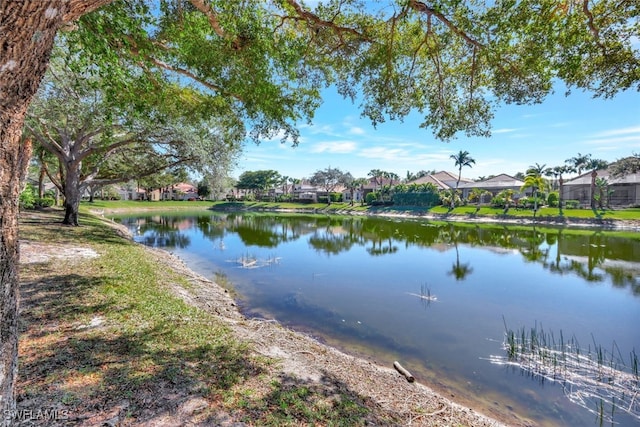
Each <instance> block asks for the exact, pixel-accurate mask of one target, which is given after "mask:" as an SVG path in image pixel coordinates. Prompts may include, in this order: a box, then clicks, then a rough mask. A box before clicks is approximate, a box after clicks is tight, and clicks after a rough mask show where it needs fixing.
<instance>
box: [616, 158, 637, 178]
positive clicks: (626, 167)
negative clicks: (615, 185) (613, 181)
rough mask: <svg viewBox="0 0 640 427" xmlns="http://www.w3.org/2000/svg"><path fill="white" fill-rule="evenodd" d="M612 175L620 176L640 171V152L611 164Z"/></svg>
mask: <svg viewBox="0 0 640 427" xmlns="http://www.w3.org/2000/svg"><path fill="white" fill-rule="evenodd" d="M610 171H611V175H613V176H614V177H620V176H625V175H630V174H634V173H638V172H640V153H633V155H632V156H629V157H625V158H622V159H618V160H616V161H615V162H613V163H612V164H611V168H610Z"/></svg>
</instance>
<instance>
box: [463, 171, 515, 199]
mask: <svg viewBox="0 0 640 427" xmlns="http://www.w3.org/2000/svg"><path fill="white" fill-rule="evenodd" d="M523 185H524V181H522V180H519V179H518V178H514V177H512V176H511V175H507V174H504V173H503V174H500V175H497V176H494V177H492V178H489V179H485V180H484V181H478V182H473V181H471V182H465V183H462V181H460V186H459V187H458V188H459V189H460V190H461V191H462V198H463V199H468V198H469V195H470V194H471V192H472V191H473V189H474V188H478V189H480V190H482V191H488V192H489V193H491V195H486V196H483V197H482V198H481V200H480V203H489V202H490V201H491V199H492V198H493V197H495V196H496V195H497V194H498V193H500V192H501V191H504V190H513V194H514V198H516V199H517V198H520V197H522V196H524V194H522V193H521V192H520V188H522V186H523Z"/></svg>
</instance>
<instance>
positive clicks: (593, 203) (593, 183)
mask: <svg viewBox="0 0 640 427" xmlns="http://www.w3.org/2000/svg"><path fill="white" fill-rule="evenodd" d="M597 176H598V172H596V171H595V170H594V171H592V172H591V209H595V208H596V177H597Z"/></svg>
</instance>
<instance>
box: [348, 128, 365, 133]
mask: <svg viewBox="0 0 640 427" xmlns="http://www.w3.org/2000/svg"><path fill="white" fill-rule="evenodd" d="M349 133H350V134H353V135H364V134H365V131H364V129H362V128H361V127H358V126H352V127H351V128H350V129H349Z"/></svg>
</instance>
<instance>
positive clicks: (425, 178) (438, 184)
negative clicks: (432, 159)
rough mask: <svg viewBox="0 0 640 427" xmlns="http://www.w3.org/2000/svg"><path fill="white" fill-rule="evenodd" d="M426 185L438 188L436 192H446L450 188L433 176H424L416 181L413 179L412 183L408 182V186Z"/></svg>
mask: <svg viewBox="0 0 640 427" xmlns="http://www.w3.org/2000/svg"><path fill="white" fill-rule="evenodd" d="M427 183H428V184H433V185H435V186H436V187H438V190H446V189H448V188H450V187H449V186H448V185H447V184H445V183H444V182H442V181H440V180H439V179H438V178H436V177H435V176H433V175H424V176H421V177H420V178H418V179H414V180H413V181H409V182H408V184H427Z"/></svg>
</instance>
